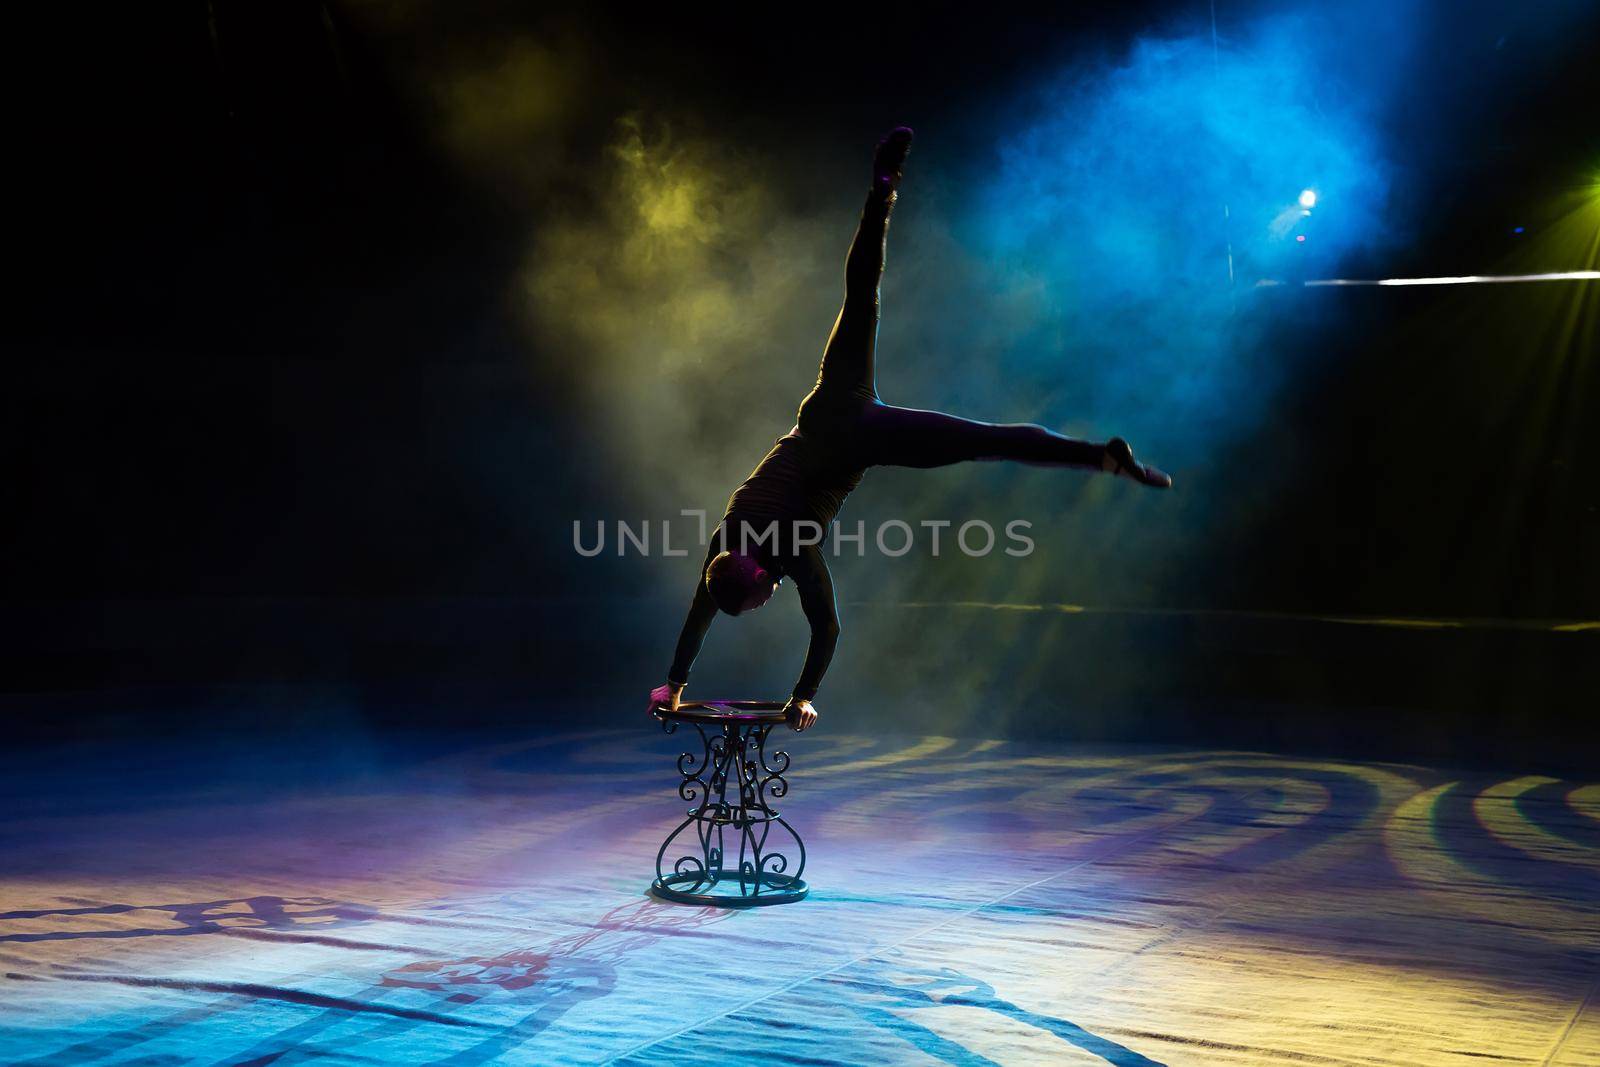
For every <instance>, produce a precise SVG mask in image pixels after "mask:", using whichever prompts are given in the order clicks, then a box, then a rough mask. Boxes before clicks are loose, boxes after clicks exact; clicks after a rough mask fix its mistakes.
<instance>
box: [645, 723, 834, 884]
mask: <svg viewBox="0 0 1600 1067" xmlns="http://www.w3.org/2000/svg"><path fill="white" fill-rule="evenodd" d="M656 717H657V718H659V719H660V720H661V723H662V726H663V727H664V728H665V730H666V732H667V733H669V734H670V733H673V732H675V731H676V730H677V728H678V727H679V726H680V725H685V724H686V725H689V726H692V727H694V730H695V732H696V733H697V734H698V735H699V740H700V750H699V751H698V752H695V751H689V752H685V753H683V755H681V756H679V757H678V774H679V775H681V776H682V779H683V780H682V781H681V782H679V783H678V796H679V797H681V798H682V799H683V800H686V801H688V802H689V803H691V804H693V805H694V807H692V808H690V809H689V812H688V814H687V815H686V816H685V817H684V819H683V821H682V822H680V823H679V824H678V826H677V829H675V830H673V831H672V833H670V834H668V835H667V839H666V840H665V841H663V842H662V843H661V848H660V850H659V851H657V853H656V878H655V881H654V882H652V883H650V891H651V892H652V893H654V894H655V895H656V896H658V897H660V898H662V899H663V900H672V901H677V902H678V903H681V904H709V905H713V906H716V907H724V908H748V907H755V906H758V905H764V904H789V903H792V902H794V901H796V900H799V899H801V898H802V897H804V896H805V895H806V893H807V892H809V887H808V886H807V885H806V883H805V881H804V880H803V879H802V878H801V877H800V875H801V874H802V873H803V872H804V871H805V866H806V846H805V842H803V841H802V840H800V835H799V834H798V833H796V832H795V829H794V827H792V826H790V825H789V823H788V822H787V821H786V820H785V819H784V818H783V816H782V815H780V814H779V813H778V811H777V810H776V809H775V808H773V807H772V805H771V801H773V800H777V799H780V798H782V797H783V796H784V795H785V794H787V793H788V792H789V783H788V781H787V780H785V778H784V774H785V773H786V772H787V771H788V769H789V754H788V753H787V752H781V751H778V752H773V753H771V754H770V756H769V754H768V752H767V747H766V746H767V735H768V734H769V733H771V731H772V728H773V727H774V726H778V725H781V724H783V722H784V717H783V705H782V704H777V703H773V702H771V701H765V700H721V701H710V700H708V701H696V702H693V703H685V704H681V705H679V706H678V708H677V710H676V711H669V710H667V709H665V708H662V709H658V710H657V712H656ZM686 831H690V832H687V833H686ZM791 866H792V867H793V870H791V869H790V868H791Z"/></svg>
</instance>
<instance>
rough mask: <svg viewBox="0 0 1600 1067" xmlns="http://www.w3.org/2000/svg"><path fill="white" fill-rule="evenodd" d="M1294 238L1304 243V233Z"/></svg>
mask: <svg viewBox="0 0 1600 1067" xmlns="http://www.w3.org/2000/svg"><path fill="white" fill-rule="evenodd" d="M1295 240H1296V241H1299V242H1300V243H1301V244H1305V243H1306V235H1305V234H1303V233H1302V234H1300V235H1299V236H1298V237H1296V238H1295Z"/></svg>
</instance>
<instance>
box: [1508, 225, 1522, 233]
mask: <svg viewBox="0 0 1600 1067" xmlns="http://www.w3.org/2000/svg"><path fill="white" fill-rule="evenodd" d="M1511 232H1512V233H1521V232H1522V227H1521V226H1513V227H1511Z"/></svg>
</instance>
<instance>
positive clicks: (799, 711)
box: [783, 697, 817, 733]
mask: <svg viewBox="0 0 1600 1067" xmlns="http://www.w3.org/2000/svg"><path fill="white" fill-rule="evenodd" d="M783 717H784V718H785V719H787V720H788V721H789V729H791V730H793V731H794V732H795V733H799V732H800V731H802V730H809V729H811V727H813V726H815V725H816V722H817V709H816V708H814V707H812V706H811V701H809V700H796V699H794V698H793V697H790V698H789V703H788V704H786V705H784V709H783Z"/></svg>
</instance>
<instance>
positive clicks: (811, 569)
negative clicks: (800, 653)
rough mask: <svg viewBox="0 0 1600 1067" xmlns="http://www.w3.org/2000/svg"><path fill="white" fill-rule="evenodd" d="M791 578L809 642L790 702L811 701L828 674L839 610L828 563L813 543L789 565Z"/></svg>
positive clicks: (836, 637) (837, 632) (835, 637)
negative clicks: (794, 562) (807, 627)
mask: <svg viewBox="0 0 1600 1067" xmlns="http://www.w3.org/2000/svg"><path fill="white" fill-rule="evenodd" d="M790 577H791V578H793V579H794V587H795V589H796V590H797V591H798V592H799V593H800V607H801V608H802V609H803V610H804V611H805V613H806V621H807V622H809V623H810V624H811V644H810V645H809V646H808V647H807V648H806V662H805V666H804V667H802V668H801V670H800V680H799V681H797V682H796V683H795V685H794V696H793V697H792V699H791V703H793V702H804V701H810V700H811V699H812V698H813V697H815V696H816V695H817V688H818V687H819V686H820V685H821V684H822V676H823V675H824V674H826V673H827V670H828V663H829V661H830V660H832V659H833V649H834V646H835V645H837V644H838V643H839V612H838V609H837V608H836V607H835V605H834V599H833V576H832V575H830V574H829V573H828V563H827V561H826V560H825V559H823V558H822V551H821V549H820V548H818V547H817V546H816V545H810V546H808V547H807V548H806V549H805V550H804V551H803V552H802V553H801V555H800V558H799V560H797V562H796V564H795V565H793V566H791V567H790Z"/></svg>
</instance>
